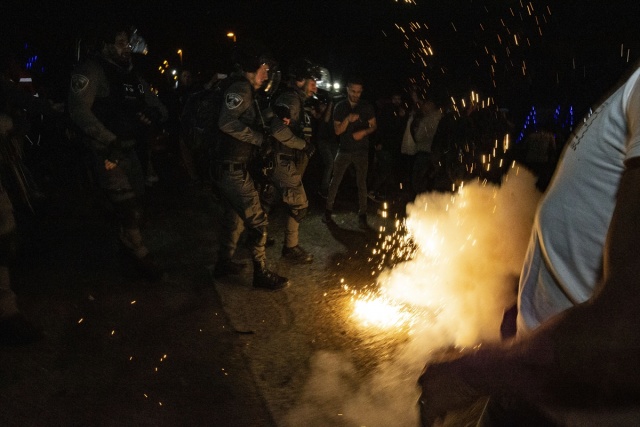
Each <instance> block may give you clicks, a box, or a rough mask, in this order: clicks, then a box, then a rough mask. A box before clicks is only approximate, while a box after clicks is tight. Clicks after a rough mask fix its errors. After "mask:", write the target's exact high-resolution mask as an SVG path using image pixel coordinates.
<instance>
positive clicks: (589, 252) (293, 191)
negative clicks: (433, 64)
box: [0, 25, 640, 425]
mask: <svg viewBox="0 0 640 427" xmlns="http://www.w3.org/2000/svg"><path fill="white" fill-rule="evenodd" d="M132 36H136V37H137V39H136V40H135V43H134V41H133V39H132ZM96 42H97V43H96V44H95V45H94V46H93V50H92V51H89V52H87V54H86V57H85V58H83V60H82V61H80V62H79V63H78V65H77V66H76V67H75V68H74V69H73V71H72V72H71V75H70V76H69V90H68V97H67V99H66V102H64V103H63V104H55V103H53V102H50V101H49V100H47V99H46V97H34V96H32V95H33V94H32V93H29V92H28V91H25V90H24V88H21V87H20V84H19V83H20V81H19V79H18V80H17V79H16V77H15V76H14V75H11V74H10V73H8V70H9V67H3V71H4V73H3V75H2V77H0V84H1V86H0V89H1V90H0V94H1V98H0V99H1V101H2V104H1V105H0V107H1V108H2V110H1V111H0V138H1V140H0V143H1V147H0V149H1V151H0V156H1V157H0V165H1V167H2V171H1V172H2V173H1V182H2V186H0V341H1V342H2V343H3V344H24V343H29V342H32V341H33V340H36V339H38V338H39V337H40V336H41V334H40V333H39V331H38V330H37V328H35V327H34V326H33V325H31V324H30V322H29V321H28V320H27V319H25V318H24V316H22V315H21V314H20V310H19V308H18V306H17V304H16V296H15V293H14V292H13V291H12V289H11V270H10V266H11V259H12V254H15V239H16V220H15V211H16V209H14V205H15V204H17V203H20V204H22V205H24V204H25V202H26V204H29V201H30V200H32V198H33V197H34V194H35V193H36V191H34V190H35V189H36V187H37V186H35V185H34V184H33V183H32V182H30V180H31V179H32V178H31V176H32V174H31V173H30V172H29V170H28V168H27V166H26V164H25V162H24V152H23V150H22V148H21V146H22V144H23V142H24V140H25V138H28V122H29V116H30V115H34V116H38V117H44V118H47V119H50V120H54V121H59V122H62V123H64V124H65V128H67V129H70V128H71V129H73V130H74V131H75V135H76V139H77V141H78V142H79V143H80V144H81V146H82V147H83V149H84V150H85V151H84V155H83V156H78V160H79V161H82V162H84V164H85V165H86V167H87V170H88V171H89V173H90V176H91V179H90V180H89V181H90V184H91V185H92V186H94V187H95V188H96V189H97V190H99V191H101V192H102V193H103V194H105V195H106V197H107V198H108V200H109V202H110V205H111V208H112V211H113V213H114V216H115V218H116V219H117V223H118V227H117V228H116V229H115V230H114V235H113V236H112V237H113V239H114V240H115V241H117V242H119V245H120V248H121V251H122V253H123V254H124V255H125V256H126V257H127V258H128V260H129V261H130V262H131V263H132V264H133V265H134V266H135V268H136V269H137V271H138V272H139V273H140V274H141V275H143V276H144V277H146V278H147V279H149V280H154V281H155V280H160V279H161V278H162V275H163V273H162V269H161V268H160V267H159V266H158V265H157V264H156V262H155V261H154V259H153V254H151V253H150V252H149V249H148V248H147V246H146V245H145V242H144V239H143V233H142V231H141V226H142V219H143V204H142V196H143V194H144V192H145V187H146V186H150V185H154V184H155V182H157V180H158V175H157V173H156V171H155V170H154V165H153V162H152V161H151V160H152V159H151V158H152V156H151V150H152V149H153V148H154V147H153V145H154V144H158V142H157V141H158V140H160V141H168V142H166V143H167V144H172V146H174V147H175V150H176V152H178V153H179V156H178V158H179V159H180V163H179V165H177V166H179V167H180V168H181V169H182V170H183V171H184V175H185V177H186V180H185V185H200V186H202V187H203V188H211V189H212V191H214V192H215V197H216V200H217V201H218V202H219V203H220V205H221V206H222V208H223V211H224V215H223V216H222V218H221V234H220V238H219V244H220V246H219V248H218V251H217V261H216V264H215V269H214V276H215V277H216V278H217V279H222V278H224V277H226V276H229V275H235V274H239V273H241V272H242V271H244V270H245V269H246V268H247V266H246V265H245V264H244V263H242V262H240V261H238V260H236V259H234V256H235V254H236V250H237V248H238V245H239V241H240V238H241V235H242V233H245V234H246V241H247V244H248V246H249V247H250V248H251V255H252V261H253V281H252V285H253V286H254V287H256V288H260V289H266V290H270V291H278V290H281V289H283V288H285V287H286V286H287V285H288V283H289V282H288V279H287V278H286V277H283V276H281V275H280V274H278V273H277V272H275V271H273V270H272V269H271V268H270V266H269V263H268V262H267V257H266V247H267V245H270V244H274V243H275V239H273V238H270V236H269V235H268V229H269V218H270V215H272V212H274V208H275V207H276V205H278V204H279V205H281V206H283V207H284V210H286V215H287V217H286V226H285V231H284V236H283V239H282V244H283V245H282V250H281V253H282V257H283V258H285V259H286V260H288V261H290V262H292V263H295V264H309V263H312V262H313V261H314V258H313V255H312V254H311V253H310V252H309V251H307V250H306V249H304V248H303V247H301V246H300V239H299V233H300V229H301V225H302V226H303V224H304V221H303V220H304V218H305V216H306V215H307V212H308V210H309V197H308V196H309V195H310V194H314V195H315V194H317V195H318V197H319V198H320V200H321V203H322V204H323V208H324V215H323V217H322V220H323V222H324V223H326V224H327V226H329V227H335V226H336V224H335V222H334V219H333V211H334V207H335V204H336V201H337V199H338V195H339V193H340V191H341V190H342V191H345V190H344V188H345V185H344V183H343V181H345V178H347V179H348V180H351V181H353V182H354V183H355V188H356V189H357V217H358V225H359V227H360V228H361V229H362V230H364V231H365V232H366V231H367V230H370V226H369V223H368V219H367V211H368V206H369V200H371V201H373V203H380V202H381V201H382V200H385V199H389V198H394V197H407V198H409V199H410V198H411V197H413V196H415V195H416V194H418V193H422V192H426V191H454V190H455V187H456V185H458V184H460V183H461V182H463V181H465V180H469V179H483V180H489V181H492V182H496V183H499V182H500V179H501V176H502V174H503V173H504V171H505V170H506V169H507V168H508V167H509V165H510V163H511V161H513V160H518V161H521V162H523V163H524V164H526V165H528V166H529V167H530V168H531V169H532V170H533V171H534V172H536V173H537V174H538V175H539V177H540V179H539V181H538V187H539V188H540V189H541V190H546V189H547V186H549V189H548V190H547V192H546V196H545V198H544V199H543V202H542V204H541V205H540V207H539V209H538V212H537V217H536V222H535V226H534V230H533V234H532V239H531V245H530V249H529V254H528V255H527V258H526V260H525V265H524V267H523V273H522V277H521V286H520V295H519V305H518V324H517V326H518V337H517V339H516V340H515V341H513V342H510V343H509V344H508V345H507V344H505V345H503V346H496V347H489V348H482V349H481V350H476V351H473V352H470V353H464V354H463V355H462V357H460V358H458V359H456V360H454V361H449V362H444V363H439V364H432V365H430V366H427V368H426V369H425V372H424V374H423V375H422V377H421V378H420V385H421V387H422V390H423V394H422V396H421V398H420V407H421V414H422V420H423V424H424V425H432V424H433V423H434V422H436V421H437V420H438V418H440V417H442V416H443V415H445V414H446V412H447V411H449V410H451V409H457V408H460V407H462V406H464V405H467V404H470V403H472V402H473V400H474V399H476V398H478V397H481V396H483V395H491V396H492V398H491V399H490V404H489V405H487V410H486V411H485V413H484V415H483V419H484V420H485V421H484V422H485V423H487V424H485V425H531V424H530V423H529V424H526V423H525V421H526V422H530V421H531V420H536V422H541V423H542V422H545V423H552V422H564V421H566V419H565V418H563V417H570V416H571V414H569V415H567V412H566V411H563V409H564V407H562V405H564V404H569V403H571V404H573V405H577V406H578V407H579V408H581V409H584V408H585V407H587V406H589V405H599V406H598V407H599V408H605V409H604V410H603V411H600V412H599V413H598V415H603V414H604V416H605V417H606V416H607V415H608V414H609V413H608V412H607V411H608V410H609V409H610V408H611V407H612V405H613V404H614V403H616V402H622V401H624V402H630V403H632V404H633V403H637V402H638V397H639V395H640V389H639V386H638V384H640V379H638V378H636V377H637V375H636V374H637V372H640V370H639V369H637V364H638V361H639V360H640V357H639V356H640V355H639V354H638V349H639V348H640V346H639V344H638V343H639V340H640V337H639V335H638V331H640V327H638V326H639V325H638V319H639V317H638V316H637V315H635V314H634V313H635V308H636V306H637V302H638V301H637V300H638V295H639V294H638V293H637V292H635V291H636V289H635V285H636V282H637V269H636V268H637V267H638V262H639V261H638V259H637V258H638V257H637V255H636V253H637V252H636V251H634V249H633V246H629V245H633V244H634V242H635V234H636V230H637V221H636V220H635V218H636V217H637V215H638V214H639V212H638V206H637V205H638V203H637V200H638V198H637V197H636V191H635V189H636V188H637V186H638V183H637V180H638V179H639V178H638V173H637V170H638V169H637V168H636V166H637V165H638V164H639V163H638V162H637V161H636V160H637V151H638V148H637V145H638V144H639V143H640V137H639V136H638V135H640V128H639V123H640V121H639V120H638V117H640V90H639V89H638V88H637V86H638V84H637V83H636V81H637V80H638V78H639V77H638V76H639V73H638V72H637V71H636V72H635V73H634V74H632V75H631V77H629V78H628V80H625V81H624V82H623V83H622V84H621V86H619V89H617V91H615V92H612V94H611V95H610V97H609V98H607V99H606V100H605V101H604V102H603V103H602V104H601V105H600V107H599V108H598V109H597V110H596V111H595V113H594V114H593V115H592V116H591V118H590V119H589V120H588V121H587V122H586V123H585V125H584V126H582V127H581V128H580V129H579V130H578V131H577V132H576V133H575V134H574V135H573V136H572V138H571V139H569V140H568V141H567V147H568V149H567V150H566V154H565V156H564V157H563V162H562V163H561V166H560V167H559V169H558V172H557V174H556V176H555V179H554V180H551V175H552V174H553V172H554V171H555V169H556V161H557V159H558V157H559V156H558V154H559V152H558V151H559V147H561V146H563V145H564V144H563V141H561V140H558V135H557V134H556V133H553V132H552V131H551V130H549V129H540V130H539V131H537V130H536V132H532V133H531V135H530V136H529V137H528V138H527V139H526V140H525V141H526V142H525V143H524V144H523V146H522V147H520V150H517V149H516V150H514V149H510V148H512V147H509V146H508V144H507V143H506V142H507V141H508V140H509V136H508V135H510V134H512V132H513V130H514V129H513V128H514V125H513V123H512V122H511V121H510V120H509V119H508V117H507V116H506V114H505V113H506V112H505V111H504V110H500V109H498V108H496V107H495V105H492V106H481V105H478V103H476V102H473V100H471V102H469V103H467V104H466V105H464V106H462V107H459V108H458V107H456V106H455V105H452V104H451V103H450V102H449V98H450V97H448V96H445V93H446V91H444V90H441V89H439V88H437V89H434V88H432V87H429V88H419V87H416V86H412V87H410V88H408V89H407V90H406V91H396V92H393V93H390V94H389V96H388V97H385V98H384V99H380V100H377V102H369V101H368V100H367V99H366V96H365V97H363V94H366V90H367V86H366V83H365V79H364V78H363V77H362V76H356V75H352V76H349V78H348V79H347V82H346V83H347V85H346V96H339V97H337V96H335V94H332V93H329V92H326V91H322V90H319V89H318V87H317V84H316V83H317V81H318V79H320V67H319V66H318V65H317V64H315V63H313V62H312V61H310V60H309V59H306V58H300V59H293V60H291V61H290V62H289V64H288V65H289V66H288V67H287V69H286V70H283V73H282V75H283V76H284V77H283V79H282V80H283V81H282V83H281V84H280V85H277V84H274V83H275V82H276V81H277V79H276V78H275V75H276V73H275V71H276V68H277V65H276V60H275V59H274V58H273V57H271V55H270V53H269V50H268V49H267V48H266V47H265V46H263V45H262V44H261V43H259V42H255V41H246V42H245V43H242V44H240V43H238V44H237V46H236V49H235V50H234V53H233V58H232V60H233V63H234V64H235V68H234V70H233V71H232V72H231V73H230V74H229V76H227V75H223V74H220V73H217V72H216V73H210V74H208V75H207V76H206V78H203V79H200V81H198V82H194V81H193V80H194V79H193V74H192V70H188V69H186V68H185V69H184V70H182V72H181V74H180V81H179V83H178V85H177V87H175V88H174V87H171V88H169V89H167V88H161V89H160V90H157V91H156V90H153V88H152V87H151V86H150V85H149V84H148V83H147V81H146V80H145V79H144V78H143V77H142V76H141V75H140V74H139V73H138V72H137V71H136V67H135V62H134V61H133V54H134V53H136V52H137V51H142V50H144V49H145V46H144V41H143V40H141V39H140V37H139V36H137V35H136V34H132V32H131V30H130V27H128V26H123V25H115V26H106V27H105V28H104V29H103V31H102V32H99V34H98V37H97V38H96ZM365 77H366V76H365ZM154 141H155V142H154ZM498 147H499V148H500V149H499V150H497V148H498ZM496 151H499V153H498V154H496ZM492 161H493V163H492ZM310 166H313V167H316V168H317V172H318V173H317V174H316V175H315V176H314V177H313V180H311V179H310V177H309V174H308V173H307V172H308V170H309V169H310ZM351 171H352V172H353V173H351ZM160 179H161V178H160ZM303 230H304V229H303ZM445 390H446V392H445ZM559 407H560V408H559ZM573 415H575V414H573ZM514 420H515V421H514ZM509 423H511V424H509ZM523 423H524V424H523Z"/></svg>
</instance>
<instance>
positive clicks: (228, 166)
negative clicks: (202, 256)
mask: <svg viewBox="0 0 640 427" xmlns="http://www.w3.org/2000/svg"><path fill="white" fill-rule="evenodd" d="M214 177H215V182H216V185H217V187H218V190H219V192H220V196H221V199H222V203H223V208H224V214H223V218H222V227H221V233H222V235H221V236H220V239H221V245H220V253H219V254H218V259H219V260H230V259H231V258H232V257H233V255H234V254H235V252H236V249H237V247H238V240H239V239H240V234H242V231H243V230H244V228H245V226H246V227H247V228H249V229H252V231H254V232H258V231H260V232H261V230H264V231H265V232H266V227H267V225H268V221H267V215H266V214H265V212H264V211H263V210H262V207H261V205H260V197H259V195H258V192H257V190H256V187H255V184H254V182H253V179H252V178H251V175H250V174H249V172H248V171H247V167H246V164H245V163H216V164H215V165H214ZM251 252H252V256H253V260H254V261H257V262H265V261H266V253H265V246H264V244H263V243H260V244H254V245H252V248H251Z"/></svg>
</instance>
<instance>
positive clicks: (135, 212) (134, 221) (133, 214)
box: [114, 199, 142, 228]
mask: <svg viewBox="0 0 640 427" xmlns="http://www.w3.org/2000/svg"><path fill="white" fill-rule="evenodd" d="M114 207H115V210H116V215H117V216H118V219H119V220H120V223H121V224H122V226H123V227H124V228H140V224H141V223H142V208H141V207H140V204H139V203H138V201H137V200H136V199H127V200H124V201H122V202H119V203H115V204H114Z"/></svg>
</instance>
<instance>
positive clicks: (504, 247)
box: [285, 166, 540, 427]
mask: <svg viewBox="0 0 640 427" xmlns="http://www.w3.org/2000/svg"><path fill="white" fill-rule="evenodd" d="M539 197H540V193H539V192H538V191H537V190H536V189H535V178H534V177H533V175H531V174H530V173H529V172H528V171H526V170H525V169H523V168H521V167H517V166H516V167H514V168H513V169H511V171H510V173H509V174H508V175H507V176H506V177H505V179H504V180H503V183H502V185H501V186H496V185H491V184H486V185H483V184H482V183H472V184H470V185H466V186H465V187H463V189H462V191H460V192H459V193H456V194H454V195H452V194H442V193H426V194H421V195H419V196H418V197H417V198H416V199H415V201H414V202H413V203H411V204H409V205H408V206H407V227H408V228H409V230H410V232H411V234H412V236H413V237H414V240H415V242H416V243H417V244H418V248H419V250H418V251H417V253H416V256H415V258H414V259H412V260H411V261H408V262H404V263H402V264H399V265H397V266H395V267H394V268H393V269H390V270H386V271H383V273H382V274H381V275H380V276H379V279H378V284H379V286H380V290H381V292H382V293H383V294H384V295H385V297H388V298H391V299H393V300H394V301H397V302H398V303H399V304H402V305H410V306H411V307H413V308H414V310H415V311H414V313H423V314H422V315H421V316H414V323H413V324H412V326H411V334H410V338H409V339H408V340H406V341H404V342H403V343H402V344H401V348H398V351H397V352H395V353H394V355H393V360H392V361H389V362H383V363H381V364H380V365H378V366H377V368H376V369H375V371H374V372H372V373H370V374H369V375H368V377H367V378H366V379H363V378H362V374H361V373H358V372H356V369H354V367H353V365H352V364H351V362H350V361H349V357H348V356H347V355H344V354H338V353H330V352H318V353H317V354H316V355H315V356H314V358H313V360H312V362H311V363H312V366H311V374H310V377H309V380H308V382H307V384H306V387H305V389H304V391H303V394H302V396H301V398H300V400H299V404H298V406H297V407H296V408H294V409H293V410H292V411H290V413H289V414H288V415H287V417H286V420H285V425H287V426H292V427H293V426H301V425H305V426H368V427H377V426H380V427H383V426H384V427H387V426H399V427H402V426H411V427H413V426H416V425H417V423H418V414H417V408H416V399H417V397H418V394H419V390H418V388H417V383H416V381H417V378H418V376H419V374H420V371H421V370H422V368H423V366H424V364H425V363H426V362H427V361H428V360H429V357H430V355H431V354H433V352H434V351H437V350H440V349H443V348H448V347H450V346H457V347H469V346H473V345H476V344H478V343H480V342H488V341H495V340H497V339H499V326H500V321H501V319H502V314H503V312H504V310H505V309H506V308H508V307H510V306H511V305H513V304H514V303H515V298H516V294H515V293H516V286H517V278H518V276H519V274H520V269H521V267H522V261H523V259H524V255H525V252H526V248H527V243H528V239H529V235H530V230H531V225H532V223H533V215H534V211H535V207H536V205H537V202H538V200H539Z"/></svg>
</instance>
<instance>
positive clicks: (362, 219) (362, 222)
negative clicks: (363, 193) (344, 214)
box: [358, 214, 371, 230]
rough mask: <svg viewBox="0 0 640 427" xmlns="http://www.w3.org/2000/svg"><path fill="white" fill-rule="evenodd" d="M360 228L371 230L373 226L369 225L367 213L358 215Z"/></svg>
mask: <svg viewBox="0 0 640 427" xmlns="http://www.w3.org/2000/svg"><path fill="white" fill-rule="evenodd" d="M358 228H359V229H361V230H371V227H369V224H368V223H367V214H360V215H358Z"/></svg>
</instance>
